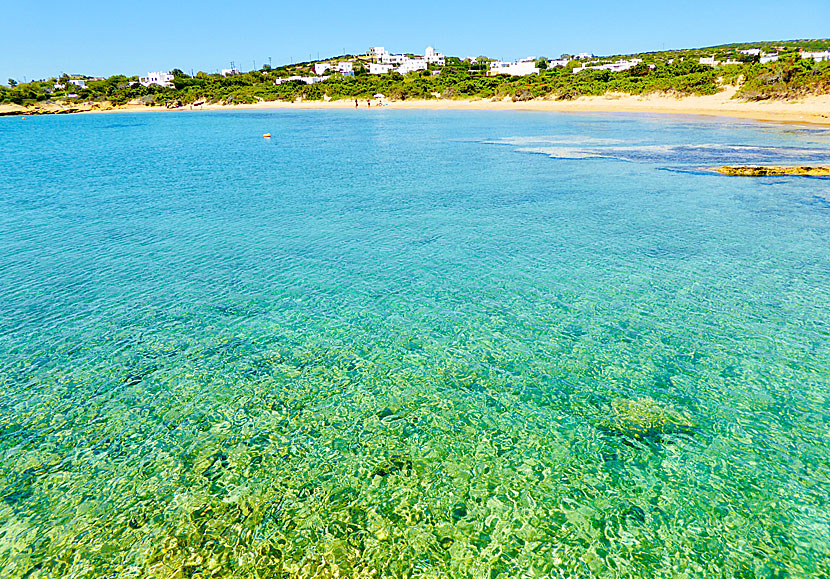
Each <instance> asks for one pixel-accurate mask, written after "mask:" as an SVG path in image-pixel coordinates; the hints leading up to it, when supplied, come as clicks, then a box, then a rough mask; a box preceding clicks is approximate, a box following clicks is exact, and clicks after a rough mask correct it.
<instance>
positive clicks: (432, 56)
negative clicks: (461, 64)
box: [424, 46, 446, 66]
mask: <svg viewBox="0 0 830 579" xmlns="http://www.w3.org/2000/svg"><path fill="white" fill-rule="evenodd" d="M424 60H426V61H427V64H435V65H437V66H444V63H445V62H446V59H445V58H444V55H443V54H441V53H440V52H435V49H434V48H432V47H431V46H427V48H426V50H425V51H424Z"/></svg>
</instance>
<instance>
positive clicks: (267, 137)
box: [262, 133, 271, 139]
mask: <svg viewBox="0 0 830 579" xmlns="http://www.w3.org/2000/svg"><path fill="white" fill-rule="evenodd" d="M262 136H263V137H264V138H266V139H270V138H271V133H265V134H264V135H262Z"/></svg>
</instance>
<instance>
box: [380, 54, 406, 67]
mask: <svg viewBox="0 0 830 579" xmlns="http://www.w3.org/2000/svg"><path fill="white" fill-rule="evenodd" d="M407 58H408V57H407V56H406V55H405V54H389V53H388V52H387V53H386V54H384V55H383V58H381V60H380V61H381V63H383V64H392V65H401V64H403V63H404V62H406V60H407Z"/></svg>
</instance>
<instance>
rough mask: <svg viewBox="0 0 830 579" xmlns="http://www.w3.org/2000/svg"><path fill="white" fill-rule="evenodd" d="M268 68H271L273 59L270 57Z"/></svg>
mask: <svg viewBox="0 0 830 579" xmlns="http://www.w3.org/2000/svg"><path fill="white" fill-rule="evenodd" d="M268 68H271V57H270V56H269V57H268Z"/></svg>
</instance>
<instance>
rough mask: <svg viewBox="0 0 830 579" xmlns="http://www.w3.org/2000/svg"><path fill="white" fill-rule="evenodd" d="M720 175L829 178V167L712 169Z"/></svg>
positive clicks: (776, 166)
mask: <svg viewBox="0 0 830 579" xmlns="http://www.w3.org/2000/svg"><path fill="white" fill-rule="evenodd" d="M712 171H717V172H718V173H720V174H721V175H728V176H730V177H774V176H780V175H805V176H830V165H814V166H805V165H802V166H790V165H755V166H753V165H731V166H730V165H725V166H723V167H712Z"/></svg>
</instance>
